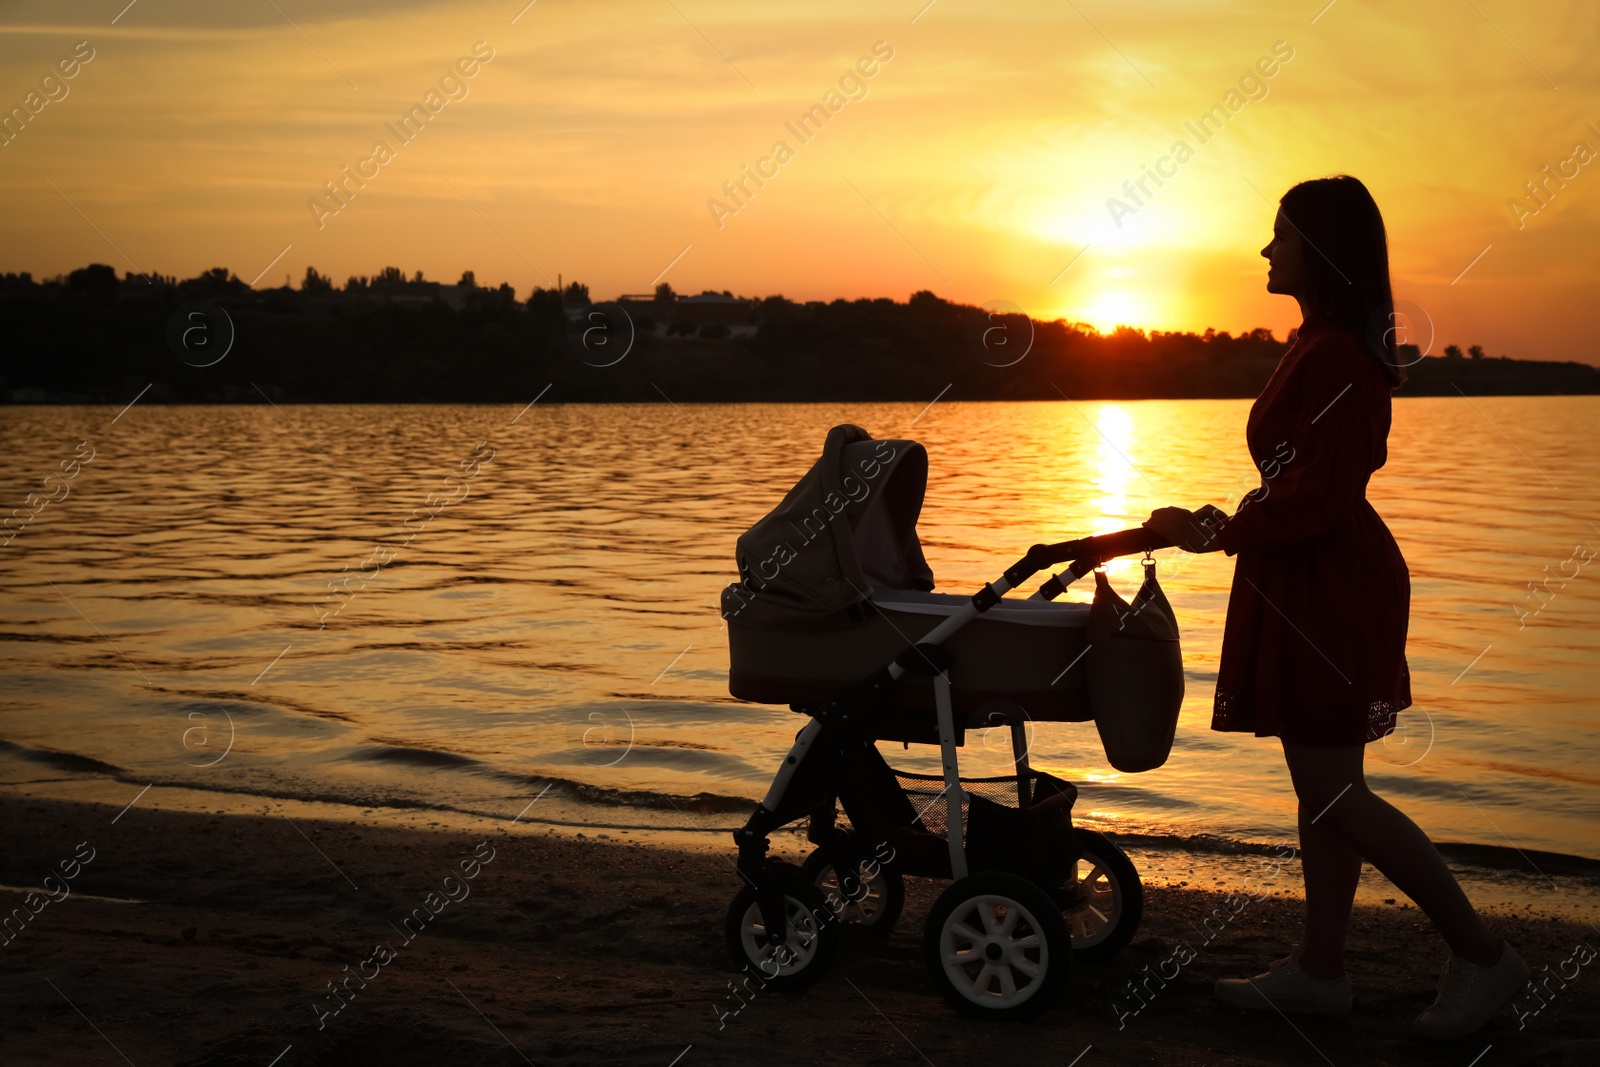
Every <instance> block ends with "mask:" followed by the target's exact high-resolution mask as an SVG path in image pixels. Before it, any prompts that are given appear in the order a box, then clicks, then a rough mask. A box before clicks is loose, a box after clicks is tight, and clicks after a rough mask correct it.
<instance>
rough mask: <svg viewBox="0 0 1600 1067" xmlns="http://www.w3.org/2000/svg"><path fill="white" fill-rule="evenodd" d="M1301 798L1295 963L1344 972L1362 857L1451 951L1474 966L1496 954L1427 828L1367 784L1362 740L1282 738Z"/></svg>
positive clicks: (1317, 972) (1324, 973) (1322, 973)
mask: <svg viewBox="0 0 1600 1067" xmlns="http://www.w3.org/2000/svg"><path fill="white" fill-rule="evenodd" d="M1283 755H1284V760H1285V762H1287V763H1288V765H1289V776H1290V778H1292V779H1293V781H1294V791H1295V795H1296V796H1297V797H1298V798H1299V800H1300V851H1301V860H1300V862H1301V869H1302V870H1303V872H1304V874H1305V882H1306V933H1305V946H1304V951H1303V952H1302V954H1301V961H1300V962H1301V967H1302V968H1303V969H1304V970H1305V972H1306V973H1307V974H1308V975H1310V976H1311V977H1313V978H1332V977H1336V976H1337V975H1339V974H1340V973H1342V971H1343V958H1344V935H1345V931H1346V929H1347V928H1348V927H1349V924H1350V908H1351V904H1352V902H1353V901H1354V899H1355V890H1356V879H1357V877H1358V875H1359V874H1360V870H1361V859H1362V858H1365V859H1366V860H1367V862H1369V863H1371V864H1372V865H1373V866H1374V867H1376V868H1377V869H1378V870H1379V872H1381V873H1382V874H1383V876H1384V877H1386V878H1388V879H1389V881H1391V882H1393V883H1394V884H1395V887H1396V888H1398V889H1399V890H1400V891H1401V892H1402V893H1404V894H1405V895H1406V896H1408V897H1410V898H1411V899H1412V900H1413V901H1415V902H1416V904H1417V906H1418V907H1419V908H1421V909H1422V910H1423V912H1424V913H1425V914H1426V915H1427V916H1428V918H1429V919H1431V920H1433V924H1434V926H1436V927H1437V928H1438V930H1439V933H1440V934H1441V935H1443V937H1444V939H1445V942H1446V943H1447V944H1448V945H1449V946H1450V950H1451V951H1452V952H1454V953H1455V954H1456V955H1457V956H1462V957H1464V958H1466V959H1467V960H1470V961H1471V962H1473V963H1476V964H1478V965H1480V966H1485V967H1487V966H1491V965H1493V964H1494V963H1495V961H1496V960H1498V959H1499V958H1500V941H1499V939H1498V938H1495V937H1494V936H1492V935H1491V934H1490V933H1489V931H1488V928H1487V927H1485V926H1484V925H1483V920H1482V919H1480V918H1479V917H1478V913H1477V911H1476V910H1474V908H1473V907H1472V904H1471V902H1470V901H1468V900H1467V896H1466V894H1465V893H1463V892H1462V891H1461V886H1460V885H1459V884H1458V883H1457V882H1456V879H1455V876H1454V875H1453V874H1451V873H1450V868H1449V867H1447V866H1446V865H1445V862H1444V858H1443V857H1442V856H1440V855H1439V850H1438V849H1437V848H1435V847H1434V845H1433V842H1432V841H1430V840H1428V835H1427V834H1425V833H1423V832H1422V830H1421V828H1420V827H1418V826H1417V824H1416V823H1414V822H1412V821H1411V820H1410V819H1409V818H1407V817H1406V815H1405V814H1404V813H1403V812H1401V811H1400V810H1399V809H1398V808H1396V807H1394V806H1393V805H1392V804H1390V803H1389V802H1388V801H1386V800H1384V799H1383V798H1382V797H1380V796H1378V795H1377V794H1375V793H1373V792H1372V791H1371V790H1370V789H1368V788H1367V782H1366V774H1365V768H1364V766H1363V760H1364V758H1365V755H1366V749H1365V747H1364V746H1362V745H1350V746H1345V747H1341V748H1319V747H1313V746H1310V745H1302V744H1298V743H1296V742H1293V741H1284V742H1283Z"/></svg>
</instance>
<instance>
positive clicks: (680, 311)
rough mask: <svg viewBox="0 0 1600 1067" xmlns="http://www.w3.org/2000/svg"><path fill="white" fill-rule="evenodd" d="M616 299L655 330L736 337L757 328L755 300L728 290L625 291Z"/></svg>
mask: <svg viewBox="0 0 1600 1067" xmlns="http://www.w3.org/2000/svg"><path fill="white" fill-rule="evenodd" d="M617 303H618V304H619V305H621V307H622V309H623V310H624V311H626V312H627V313H628V316H629V317H630V318H632V319H633V321H634V323H635V325H637V324H638V322H639V320H640V319H647V320H649V321H650V322H652V323H654V324H655V329H656V331H657V332H660V331H662V330H665V331H666V332H667V333H668V334H669V335H670V334H675V333H676V334H684V335H690V334H695V333H699V334H702V335H703V336H708V337H710V336H717V335H718V334H719V333H721V331H722V330H726V331H727V332H726V333H725V334H721V335H722V336H727V337H738V336H741V335H749V334H753V333H755V332H756V318H755V312H756V303H755V301H753V300H746V299H745V298H744V297H741V296H734V295H733V294H732V293H728V292H721V293H718V292H713V291H712V290H710V289H707V290H705V291H704V292H702V293H700V294H699V295H698V296H678V295H677V294H676V293H669V294H668V295H667V297H666V298H665V299H663V298H661V297H659V296H657V295H656V294H652V293H642V294H641V293H624V294H623V295H622V296H619V297H617Z"/></svg>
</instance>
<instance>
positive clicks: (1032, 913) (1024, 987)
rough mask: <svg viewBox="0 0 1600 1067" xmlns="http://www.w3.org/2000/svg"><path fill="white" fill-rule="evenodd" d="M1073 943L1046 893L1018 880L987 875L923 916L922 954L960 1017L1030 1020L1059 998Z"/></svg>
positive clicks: (959, 885)
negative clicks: (926, 916) (925, 916)
mask: <svg viewBox="0 0 1600 1067" xmlns="http://www.w3.org/2000/svg"><path fill="white" fill-rule="evenodd" d="M1071 944H1072V939H1071V936H1070V935H1069V934H1068V932H1067V924H1066V922H1065V921H1063V919H1062V918H1061V913H1060V912H1059V911H1058V910H1057V909H1056V905H1055V903H1054V902H1053V901H1052V900H1051V899H1050V897H1049V894H1047V893H1045V891H1044V890H1042V889H1040V888H1039V887H1038V886H1036V885H1034V884H1033V883H1032V882H1029V881H1027V880H1026V879H1023V878H1019V877H1017V876H1016V875H1013V874H1004V873H1002V872H999V871H985V872H983V873H980V874H974V875H971V876H970V877H967V878H963V879H961V880H960V881H958V882H956V883H955V884H954V885H952V886H951V887H950V888H949V889H946V890H945V891H944V893H943V894H941V895H940V897H939V899H938V901H937V902H936V903H935V904H934V906H933V911H931V912H930V913H929V914H928V925H927V927H926V930H925V932H924V935H923V954H924V957H925V959H926V961H927V964H928V969H929V970H930V971H932V972H933V976H934V981H935V982H937V983H938V986H939V991H940V992H941V993H943V994H944V998H945V1000H947V1001H949V1002H950V1004H951V1005H952V1006H953V1007H954V1008H955V1009H956V1010H957V1011H959V1012H961V1013H962V1014H964V1015H971V1016H973V1017H975V1018H983V1019H1031V1018H1033V1017H1034V1016H1036V1015H1038V1014H1039V1013H1040V1012H1043V1011H1044V1010H1045V1009H1047V1008H1049V1007H1050V1005H1051V1004H1053V1003H1054V1002H1055V1000H1056V998H1057V997H1059V996H1060V994H1061V989H1062V986H1063V985H1064V984H1065V982H1066V980H1067V975H1068V974H1069V973H1070V971H1071V968H1072V949H1071Z"/></svg>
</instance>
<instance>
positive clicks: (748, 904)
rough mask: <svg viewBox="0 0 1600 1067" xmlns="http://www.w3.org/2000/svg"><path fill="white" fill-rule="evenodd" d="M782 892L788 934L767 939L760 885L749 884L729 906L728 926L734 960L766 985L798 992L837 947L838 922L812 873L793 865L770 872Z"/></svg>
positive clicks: (818, 975) (819, 973) (827, 962)
mask: <svg viewBox="0 0 1600 1067" xmlns="http://www.w3.org/2000/svg"><path fill="white" fill-rule="evenodd" d="M769 877H772V878H775V879H777V882H778V888H779V891H780V892H781V893H782V894H783V907H784V912H785V916H786V922H785V930H784V939H783V940H782V941H779V942H769V941H768V940H767V937H766V927H765V925H763V923H762V921H761V906H760V905H759V904H758V903H757V902H756V890H755V888H754V887H753V886H750V885H746V886H745V887H744V888H743V889H741V890H739V894H738V895H737V896H736V897H734V898H733V903H732V904H730V905H729V906H728V918H727V922H726V924H725V927H724V930H725V933H726V935H727V943H728V954H729V955H730V956H732V957H733V965H734V966H735V967H737V968H739V970H741V971H743V972H744V973H745V974H747V975H749V976H750V977H751V978H753V979H755V981H756V982H757V983H759V984H760V985H761V987H762V988H766V989H773V990H776V991H778V992H794V991H796V990H800V989H805V988H806V987H807V986H810V985H812V984H813V983H815V982H816V981H817V980H818V979H819V978H821V977H822V975H823V974H824V973H825V972H826V971H827V969H828V967H829V966H830V965H831V964H832V962H833V956H834V953H835V952H837V951H838V947H839V923H838V921H837V919H836V918H835V917H834V915H833V913H832V912H831V911H830V910H829V908H828V904H827V901H826V900H825V899H824V897H823V895H822V892H821V890H819V889H818V888H817V887H816V886H815V885H814V884H812V882H811V879H810V878H808V877H805V876H804V875H802V874H801V873H800V872H799V870H798V869H797V868H795V867H793V866H792V865H788V864H785V865H784V866H783V867H781V868H778V869H776V870H774V871H772V872H771V874H770V875H769Z"/></svg>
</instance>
